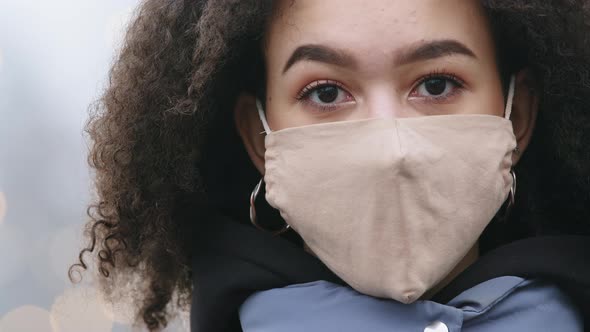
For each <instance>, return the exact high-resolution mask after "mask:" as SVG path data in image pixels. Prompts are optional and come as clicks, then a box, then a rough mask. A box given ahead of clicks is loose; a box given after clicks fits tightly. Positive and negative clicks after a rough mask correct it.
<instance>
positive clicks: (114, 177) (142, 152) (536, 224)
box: [69, 0, 590, 330]
mask: <svg viewBox="0 0 590 332" xmlns="http://www.w3.org/2000/svg"><path fill="white" fill-rule="evenodd" d="M482 4H483V6H484V7H485V9H486V11H487V13H488V15H489V17H490V21H491V25H492V30H493V33H494V36H495V40H496V44H497V49H498V59H499V63H500V68H501V71H502V76H503V77H504V79H506V77H508V75H509V74H510V73H512V72H515V71H516V70H519V69H521V68H524V67H528V68H530V70H531V73H532V76H533V77H534V78H535V80H536V83H535V84H536V89H535V91H536V92H535V93H537V95H538V96H539V99H540V110H539V116H538V119H537V127H536V130H535V133H534V136H533V139H532V142H531V144H530V146H529V148H528V150H527V152H526V153H525V154H524V156H523V158H522V159H521V161H520V162H519V164H518V166H517V168H516V171H517V173H518V174H519V183H518V185H519V188H518V189H519V190H518V194H517V195H518V196H517V199H516V201H517V205H516V207H515V210H514V212H513V213H512V215H511V218H510V220H509V221H508V222H502V223H495V222H493V223H492V225H491V226H490V227H489V229H488V230H486V233H484V235H485V236H486V239H488V240H487V243H489V246H492V247H493V246H495V245H498V244H499V243H502V242H506V241H511V240H513V239H515V238H520V237H526V236H535V235H539V234H564V233H569V234H572V233H573V234H588V233H589V230H590V227H589V221H590V190H589V187H590V162H589V157H590V148H589V147H588V143H590V109H589V108H590V29H589V25H590V23H589V22H590V5H589V2H588V1H587V0H552V1H547V0H482ZM272 7H273V5H272V1H271V0H190V1H187V0H170V1H159V0H144V1H143V2H142V3H141V5H140V6H139V7H138V9H137V11H136V12H135V15H134V18H133V21H132V22H131V24H130V25H129V27H128V30H127V34H126V38H125V42H124V45H123V46H122V48H121V50H120V51H119V53H118V56H117V58H116V60H115V62H114V64H113V66H112V69H111V70H110V72H109V81H108V86H107V88H106V90H105V91H104V93H103V94H102V95H101V97H100V99H99V100H97V101H96V102H95V103H93V105H92V107H91V108H90V109H91V117H90V120H89V122H88V124H87V133H88V134H89V136H90V139H91V140H92V143H93V144H92V149H91V151H90V155H89V163H90V165H91V166H92V168H93V169H94V170H95V179H96V180H95V184H96V190H97V199H96V201H95V202H94V204H93V205H91V206H90V208H89V210H88V215H89V217H90V220H89V221H88V223H87V227H86V236H87V237H88V239H89V245H88V246H87V247H86V248H85V249H84V250H82V251H81V252H80V255H79V263H76V264H74V265H72V266H71V267H70V270H69V273H70V279H74V278H73V272H75V271H78V272H79V273H81V272H82V271H81V269H87V268H88V265H87V264H86V262H85V261H84V255H85V254H92V257H96V258H97V260H96V261H97V266H98V271H99V276H100V280H101V284H102V286H103V287H104V290H105V293H106V294H109V295H111V296H114V295H115V294H117V293H119V292H120V289H121V287H120V286H122V285H123V283H124V282H125V281H123V280H127V282H128V281H129V279H121V278H118V277H117V276H121V277H123V278H125V276H135V278H134V279H132V280H133V282H132V285H134V290H135V292H134V293H133V294H135V295H134V297H135V298H136V300H137V302H136V305H137V317H136V321H137V322H138V323H145V325H146V326H147V327H148V328H149V329H150V330H158V329H160V328H162V327H165V326H166V324H167V322H168V321H169V319H170V318H171V317H172V316H173V314H174V312H173V311H172V310H170V304H173V303H176V304H177V305H180V306H181V307H185V308H186V306H188V305H189V304H190V294H191V291H192V285H191V268H190V258H191V241H193V240H192V238H193V235H194V234H196V232H198V231H199V228H200V226H201V225H203V223H207V222H208V220H209V219H210V216H211V215H212V214H214V213H224V214H226V215H229V216H232V217H234V218H235V219H237V220H239V221H243V222H247V220H248V216H247V210H248V196H249V194H250V191H251V190H252V188H253V186H254V185H255V184H256V182H257V181H258V180H259V177H260V174H258V172H257V171H256V169H255V168H254V166H253V164H252V162H251V161H250V159H249V158H248V155H247V153H246V152H245V149H244V147H243V144H242V143H241V140H240V138H239V136H238V133H237V130H236V128H235V125H234V121H233V114H232V113H233V105H234V103H235V101H236V98H237V96H238V95H239V93H240V92H244V91H245V92H251V93H253V94H254V93H261V90H262V93H264V91H263V90H264V84H265V83H264V77H265V73H264V60H263V55H262V52H261V41H262V39H263V35H264V31H265V27H266V24H267V22H268V20H269V17H270V16H271V15H272V10H273V8H272ZM261 87H262V89H261ZM174 300H176V302H175V301H174ZM142 320H143V322H141V321H142Z"/></svg>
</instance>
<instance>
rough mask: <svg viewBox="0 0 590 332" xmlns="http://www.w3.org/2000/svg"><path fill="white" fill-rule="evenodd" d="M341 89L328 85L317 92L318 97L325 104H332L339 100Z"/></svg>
mask: <svg viewBox="0 0 590 332" xmlns="http://www.w3.org/2000/svg"><path fill="white" fill-rule="evenodd" d="M338 90H339V88H338V87H337V86H334V85H326V86H323V87H320V88H318V89H317V90H316V95H317V98H318V100H319V101H321V102H322V103H325V104H330V103H333V102H335V101H336V99H337V98H338Z"/></svg>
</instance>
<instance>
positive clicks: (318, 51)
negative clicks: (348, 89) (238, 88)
mask: <svg viewBox="0 0 590 332" xmlns="http://www.w3.org/2000/svg"><path fill="white" fill-rule="evenodd" d="M453 55H464V56H468V57H471V58H474V59H476V58H477V56H476V55H475V53H474V52H473V51H472V50H471V49H469V48H468V47H467V46H465V45H464V44H463V43H461V42H459V41H457V40H453V39H443V40H434V41H429V42H426V43H420V44H418V45H416V46H412V47H410V48H408V49H405V50H402V51H400V52H399V53H398V54H397V55H396V56H395V61H394V63H395V64H396V65H398V66H401V65H406V64H410V63H414V62H420V61H426V60H433V59H437V58H442V57H446V56H453ZM300 61H315V62H323V63H327V64H331V65H337V66H340V67H349V68H352V69H355V68H357V67H358V62H357V61H356V59H355V58H354V56H352V55H351V54H350V53H347V52H346V51H345V50H340V49H335V48H331V47H328V46H324V45H317V44H307V45H302V46H299V47H298V48H297V49H295V51H294V52H293V54H291V56H290V57H289V60H288V61H287V63H286V64H285V67H284V68H283V74H284V73H285V72H287V71H288V70H289V69H290V68H291V67H293V65H295V64H296V63H297V62H300Z"/></svg>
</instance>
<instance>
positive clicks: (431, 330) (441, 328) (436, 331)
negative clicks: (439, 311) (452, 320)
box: [424, 320, 449, 332]
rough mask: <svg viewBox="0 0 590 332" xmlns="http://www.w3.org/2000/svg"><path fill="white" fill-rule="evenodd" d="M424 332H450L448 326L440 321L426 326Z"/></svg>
mask: <svg viewBox="0 0 590 332" xmlns="http://www.w3.org/2000/svg"><path fill="white" fill-rule="evenodd" d="M424 332H449V328H448V327H447V325H446V324H445V323H443V322H441V321H439V320H437V321H436V322H434V323H432V324H430V325H428V326H426V328H425V329H424Z"/></svg>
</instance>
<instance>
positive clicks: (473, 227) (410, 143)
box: [258, 78, 516, 303]
mask: <svg viewBox="0 0 590 332" xmlns="http://www.w3.org/2000/svg"><path fill="white" fill-rule="evenodd" d="M513 96H514V78H513V79H512V81H511V83H510V92H509V97H508V104H507V107H506V112H505V117H504V118H502V117H498V116H493V115H475V114H471V115H435V116H424V117H413V118H372V119H363V120H352V121H342V122H332V123H321V124H313V125H307V126H303V127H294V128H286V129H282V130H278V131H274V132H272V131H271V130H270V128H269V126H268V123H267V121H266V118H265V115H264V112H263V110H262V107H261V105H260V103H259V102H258V111H259V115H260V119H261V121H262V123H263V125H264V128H265V130H266V132H267V136H266V137H265V146H266V152H265V175H264V181H265V182H266V200H267V201H268V203H269V204H270V205H271V206H273V207H274V208H276V209H278V210H279V211H280V213H281V216H282V217H283V219H284V220H285V221H286V222H287V223H288V224H289V225H290V226H291V227H292V228H293V229H294V230H295V231H296V232H297V233H299V235H300V236H301V237H302V238H303V239H304V241H305V242H306V243H307V245H308V246H309V247H310V248H311V250H313V252H314V253H315V254H316V255H317V256H318V258H319V259H320V260H322V262H324V264H326V265H327V266H328V267H329V268H330V269H331V270H332V271H333V272H334V273H336V274H337V275H338V276H339V277H340V278H342V279H343V280H344V281H346V282H347V283H348V284H349V285H350V286H351V287H353V288H355V289H356V290H357V291H359V292H361V293H364V294H367V295H371V296H376V297H384V298H392V299H395V300H398V301H400V302H403V303H411V302H413V301H415V300H416V299H418V298H419V297H420V296H422V295H423V294H424V293H425V292H426V291H428V290H429V289H430V288H432V287H433V286H435V285H436V284H438V283H439V282H440V281H441V280H442V279H443V278H444V277H445V276H446V275H448V274H449V273H450V272H451V270H452V269H453V268H454V267H455V266H456V265H457V264H458V263H459V262H460V261H461V259H462V258H463V257H464V256H465V255H466V254H467V252H468V251H469V249H470V248H472V247H473V245H474V244H475V242H476V241H477V239H478V238H479V236H480V235H481V233H482V232H483V230H484V228H485V227H486V226H487V225H488V223H489V222H490V221H491V219H492V218H493V217H494V215H495V214H496V213H497V211H498V210H499V209H500V207H501V206H502V204H503V202H504V201H505V200H506V199H507V197H508V194H509V192H510V188H511V186H512V184H513V177H512V175H511V173H510V170H511V167H512V152H513V150H514V148H515V147H516V139H515V136H514V132H513V129H512V123H511V121H510V113H511V109H512V98H513Z"/></svg>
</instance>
